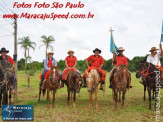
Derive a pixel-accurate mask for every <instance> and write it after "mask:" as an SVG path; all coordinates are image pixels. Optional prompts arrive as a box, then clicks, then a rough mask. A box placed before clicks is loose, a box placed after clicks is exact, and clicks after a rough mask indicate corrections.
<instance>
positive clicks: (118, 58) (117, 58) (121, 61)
mask: <svg viewBox="0 0 163 122" xmlns="http://www.w3.org/2000/svg"><path fill="white" fill-rule="evenodd" d="M123 51H125V49H123V47H119V48H118V55H114V56H113V64H114V67H113V68H112V70H111V71H110V86H109V88H112V84H111V82H112V79H113V76H114V73H115V72H116V71H115V70H116V69H117V67H118V66H120V65H126V66H128V61H127V58H126V56H124V55H123ZM129 75H130V76H131V74H129Z"/></svg>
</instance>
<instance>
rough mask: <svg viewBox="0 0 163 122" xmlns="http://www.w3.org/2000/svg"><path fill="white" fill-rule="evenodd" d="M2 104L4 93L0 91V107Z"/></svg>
mask: <svg viewBox="0 0 163 122" xmlns="http://www.w3.org/2000/svg"><path fill="white" fill-rule="evenodd" d="M1 106H2V93H1V92H0V108H1Z"/></svg>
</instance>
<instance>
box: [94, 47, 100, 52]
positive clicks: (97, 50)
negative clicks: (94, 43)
mask: <svg viewBox="0 0 163 122" xmlns="http://www.w3.org/2000/svg"><path fill="white" fill-rule="evenodd" d="M95 51H99V53H101V50H100V49H98V48H96V49H95V50H93V53H95Z"/></svg>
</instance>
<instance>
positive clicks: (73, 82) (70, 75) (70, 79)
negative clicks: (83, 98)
mask: <svg viewBox="0 0 163 122" xmlns="http://www.w3.org/2000/svg"><path fill="white" fill-rule="evenodd" d="M82 83H83V78H82V76H81V75H80V74H79V73H78V72H75V71H73V70H69V71H68V72H67V79H66V81H65V84H66V86H67V92H68V98H67V106H68V105H69V101H70V93H71V94H73V95H74V96H73V107H74V108H76V104H75V100H76V93H79V92H80V88H81V86H82Z"/></svg>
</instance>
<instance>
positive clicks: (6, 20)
mask: <svg viewBox="0 0 163 122" xmlns="http://www.w3.org/2000/svg"><path fill="white" fill-rule="evenodd" d="M0 16H1V17H2V18H3V16H2V15H0ZM3 19H5V18H3ZM5 20H6V21H7V22H8V23H9V24H11V25H12V24H13V23H10V22H9V21H8V20H7V19H5Z"/></svg>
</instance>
